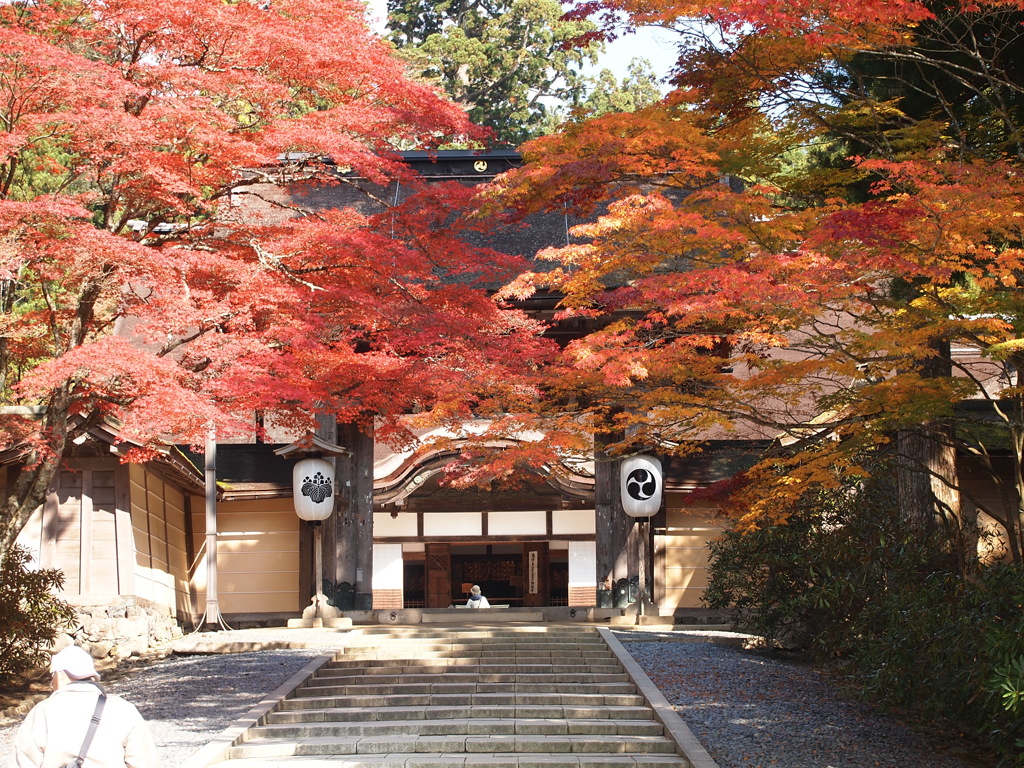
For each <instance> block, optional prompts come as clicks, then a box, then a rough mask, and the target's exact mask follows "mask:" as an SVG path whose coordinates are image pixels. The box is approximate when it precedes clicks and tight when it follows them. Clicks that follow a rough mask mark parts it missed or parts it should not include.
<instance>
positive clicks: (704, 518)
mask: <svg viewBox="0 0 1024 768" xmlns="http://www.w3.org/2000/svg"><path fill="white" fill-rule="evenodd" d="M709 518H710V514H708V515H703V514H697V515H695V514H693V511H692V509H691V508H686V509H679V508H673V507H669V508H668V509H667V511H666V517H665V520H666V523H665V527H664V528H663V529H662V530H661V531H660V532H659V533H658V534H656V539H657V541H656V542H655V545H656V549H657V550H658V552H659V557H660V558H661V559H662V565H663V567H662V568H661V569H660V574H661V577H662V579H663V583H662V585H661V587H662V588H663V590H664V591H663V592H661V591H660V590H659V594H661V595H663V597H662V605H661V609H662V611H663V612H665V613H669V612H673V611H676V610H677V609H680V608H700V607H702V606H703V604H702V603H701V598H702V597H703V596H704V588H705V587H706V586H707V583H708V575H709V570H708V566H709V564H710V563H709V560H708V557H709V554H710V553H709V550H708V543H709V542H711V541H713V540H714V539H716V538H717V537H718V536H719V535H721V532H722V528H721V526H719V525H718V524H716V523H714V522H710V521H709Z"/></svg>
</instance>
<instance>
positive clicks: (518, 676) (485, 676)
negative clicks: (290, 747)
mask: <svg viewBox="0 0 1024 768" xmlns="http://www.w3.org/2000/svg"><path fill="white" fill-rule="evenodd" d="M370 681H372V682H373V683H374V684H377V685H396V684H399V683H402V682H417V683H469V682H473V683H546V684H549V685H550V684H552V683H576V684H591V683H623V682H628V681H629V675H627V674H626V673H625V672H618V673H611V672H607V673H591V672H586V673H580V674H571V673H551V672H548V673H544V672H537V673H533V674H531V673H519V672H517V671H515V667H512V668H511V669H510V671H509V672H505V673H502V672H494V673H492V672H466V671H462V670H460V671H458V672H443V671H438V672H415V673H409V672H405V673H397V674H395V673H393V672H382V671H380V670H379V669H374V670H372V671H369V670H366V671H363V670H357V671H356V674H352V673H351V672H348V671H346V672H344V673H340V674H334V673H333V671H332V670H328V671H327V672H324V673H321V674H319V675H317V677H316V678H314V679H313V680H310V681H309V685H308V686H306V688H307V690H308V689H309V688H318V687H321V686H324V685H331V686H334V685H365V684H367V683H368V682H370Z"/></svg>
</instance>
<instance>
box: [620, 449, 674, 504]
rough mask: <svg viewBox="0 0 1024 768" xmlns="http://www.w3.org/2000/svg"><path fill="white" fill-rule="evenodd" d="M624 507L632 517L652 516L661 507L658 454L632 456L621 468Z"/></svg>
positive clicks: (660, 472) (659, 460)
mask: <svg viewBox="0 0 1024 768" xmlns="http://www.w3.org/2000/svg"><path fill="white" fill-rule="evenodd" d="M619 479H620V483H619V485H620V488H621V489H622V509H623V511H624V512H625V513H626V514H627V515H629V516H630V517H651V516H652V515H655V514H657V512H658V510H659V509H661V496H662V488H663V484H662V471H661V459H659V458H658V457H657V456H647V455H640V456H631V457H629V458H628V459H626V460H625V461H623V462H622V468H621V469H620V475H619Z"/></svg>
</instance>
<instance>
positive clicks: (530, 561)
mask: <svg viewBox="0 0 1024 768" xmlns="http://www.w3.org/2000/svg"><path fill="white" fill-rule="evenodd" d="M527 555H528V557H527V568H526V571H527V574H528V575H527V589H528V590H529V593H530V594H531V595H536V594H537V593H538V592H539V591H540V552H538V551H537V550H536V549H531V550H530V551H529V552H528V553H527Z"/></svg>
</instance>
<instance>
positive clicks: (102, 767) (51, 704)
mask: <svg viewBox="0 0 1024 768" xmlns="http://www.w3.org/2000/svg"><path fill="white" fill-rule="evenodd" d="M99 679H100V676H99V674H97V672H96V666H95V664H94V663H93V660H92V656H90V655H89V654H88V653H86V652H85V651H84V650H82V649H81V648H79V647H78V646H77V645H69V646H68V647H67V648H65V649H64V650H62V651H60V652H58V653H55V654H54V655H53V658H52V659H51V660H50V684H51V686H52V687H53V693H51V694H50V696H49V698H47V699H46V700H44V701H41V702H39V703H38V704H36V705H35V706H34V707H33V708H32V710H31V711H30V712H29V713H28V715H27V716H26V717H25V721H24V722H23V723H22V724H21V728H20V729H19V730H18V737H17V739H16V741H15V753H14V763H13V765H14V766H15V767H16V768H64V766H66V765H68V763H71V762H74V761H75V759H76V758H77V757H78V756H79V753H80V752H81V750H82V744H83V742H84V741H85V737H86V732H87V731H88V729H89V723H90V721H91V720H92V717H93V713H94V712H95V711H96V703H97V700H98V698H99V696H100V694H103V693H104V691H103V688H102V687H100V684H99ZM105 695H106V697H107V698H106V701H105V703H104V706H103V710H102V712H101V714H100V720H99V725H98V726H97V727H96V730H95V733H94V735H93V739H92V741H91V742H90V744H89V748H88V750H87V751H86V754H85V756H84V758H85V759H84V760H83V761H82V764H81V765H82V768H158V766H159V765H160V760H159V758H158V756H157V753H156V745H155V744H154V743H153V737H152V736H151V735H150V733H149V728H148V726H147V725H146V722H145V721H144V720H143V719H142V715H141V714H139V710H138V709H136V708H135V705H134V704H132V703H130V702H128V701H125V700H124V699H122V698H121V697H120V696H113V695H111V694H105Z"/></svg>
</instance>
